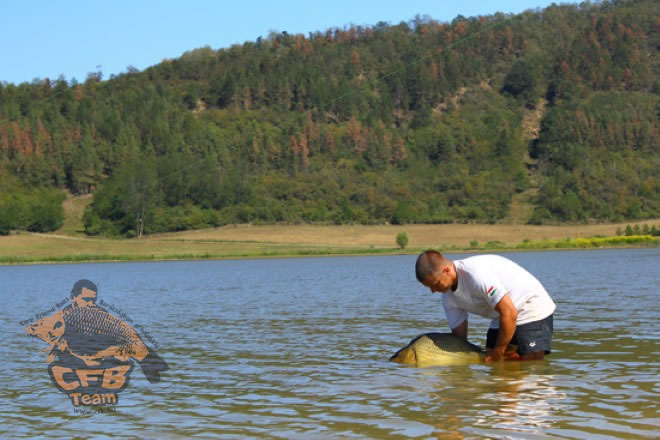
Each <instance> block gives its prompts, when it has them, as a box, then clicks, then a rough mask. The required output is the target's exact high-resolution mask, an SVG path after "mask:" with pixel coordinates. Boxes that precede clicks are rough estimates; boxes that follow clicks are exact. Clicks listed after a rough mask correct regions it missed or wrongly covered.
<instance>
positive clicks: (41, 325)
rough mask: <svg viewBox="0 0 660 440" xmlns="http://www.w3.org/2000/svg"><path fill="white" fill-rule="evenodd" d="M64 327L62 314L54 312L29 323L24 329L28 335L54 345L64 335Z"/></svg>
mask: <svg viewBox="0 0 660 440" xmlns="http://www.w3.org/2000/svg"><path fill="white" fill-rule="evenodd" d="M64 328H65V325H64V318H63V316H62V314H61V313H55V314H54V315H51V316H47V317H45V318H42V319H40V320H38V321H37V322H35V323H33V324H30V325H29V326H27V327H26V329H25V331H26V332H27V334H28V336H34V337H37V338H39V339H41V340H42V341H44V342H46V343H48V344H50V345H54V344H55V343H56V342H57V341H58V340H59V339H60V338H61V337H62V335H64Z"/></svg>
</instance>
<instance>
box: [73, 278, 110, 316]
mask: <svg viewBox="0 0 660 440" xmlns="http://www.w3.org/2000/svg"><path fill="white" fill-rule="evenodd" d="M97 292H98V289H97V287H96V284H94V283H92V282H91V281H89V280H84V279H83V280H78V281H77V282H76V283H75V284H74V285H73V287H72V288H71V307H98V306H97V305H96V295H97ZM67 307H68V306H67ZM98 308H99V309H101V310H103V311H105V309H104V308H102V307H98Z"/></svg>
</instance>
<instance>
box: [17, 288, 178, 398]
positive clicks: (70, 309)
mask: <svg viewBox="0 0 660 440" xmlns="http://www.w3.org/2000/svg"><path fill="white" fill-rule="evenodd" d="M97 292H98V289H97V288H96V285H95V284H94V283H92V282H91V281H89V280H80V281H78V282H76V283H75V284H74V285H73V288H72V289H71V304H69V305H67V306H65V307H64V308H63V309H62V310H59V311H57V312H56V313H54V314H53V315H51V316H48V317H46V318H43V319H40V320H38V321H37V322H35V323H34V324H32V325H29V326H28V327H27V328H26V331H27V334H28V335H30V336H34V337H37V338H39V339H41V340H43V341H44V342H46V343H48V345H49V347H47V348H45V349H44V350H42V351H46V350H48V349H49V348H50V352H49V354H48V358H47V362H48V363H49V366H48V372H49V374H50V377H51V380H52V381H53V383H54V384H55V386H57V388H58V389H59V390H60V391H62V392H64V393H66V394H68V396H69V397H70V398H71V402H72V403H73V405H74V406H79V405H81V404H82V405H85V406H88V405H95V406H96V405H116V404H117V402H118V400H119V396H118V393H119V392H120V391H122V390H123V389H124V388H125V387H126V386H127V385H128V382H129V378H130V374H131V372H132V370H133V362H132V359H134V360H135V361H137V362H138V363H139V364H140V367H141V369H142V372H143V373H144V375H145V376H146V378H147V380H148V381H149V382H150V383H157V382H159V381H160V373H161V372H163V371H166V370H167V369H168V366H167V363H166V362H165V361H164V360H163V359H162V358H161V357H160V356H158V355H157V354H156V352H155V351H154V350H153V349H152V348H150V347H148V346H147V345H146V344H145V343H144V342H143V341H142V340H141V339H140V336H139V335H138V334H137V332H136V331H135V330H133V328H132V327H131V326H130V325H129V324H127V323H126V322H125V321H123V320H121V319H119V318H117V317H116V316H113V315H111V314H110V313H108V311H107V310H105V309H104V308H102V307H99V306H97V305H96V295H97Z"/></svg>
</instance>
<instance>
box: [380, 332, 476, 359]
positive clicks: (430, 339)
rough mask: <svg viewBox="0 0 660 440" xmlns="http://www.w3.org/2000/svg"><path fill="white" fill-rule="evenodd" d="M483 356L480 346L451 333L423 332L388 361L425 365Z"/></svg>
mask: <svg viewBox="0 0 660 440" xmlns="http://www.w3.org/2000/svg"><path fill="white" fill-rule="evenodd" d="M485 356H486V353H485V352H484V351H483V350H482V349H481V347H478V346H476V345H474V344H470V343H469V342H468V341H466V340H465V339H462V338H459V337H458V336H456V335H453V334H451V333H425V334H423V335H420V336H417V337H416V338H415V339H413V340H412V341H410V344H408V345H406V346H405V347H403V348H402V349H401V350H399V351H397V352H396V353H395V354H394V356H392V357H391V358H390V361H392V362H398V363H400V364H409V365H416V366H418V367H427V366H431V365H456V364H470V363H478V362H483V361H484V358H485Z"/></svg>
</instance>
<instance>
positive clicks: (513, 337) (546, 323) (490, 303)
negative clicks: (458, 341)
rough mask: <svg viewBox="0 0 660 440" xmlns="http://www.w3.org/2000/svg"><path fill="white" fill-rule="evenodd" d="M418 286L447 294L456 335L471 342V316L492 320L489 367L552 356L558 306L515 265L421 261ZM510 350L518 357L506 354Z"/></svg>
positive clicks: (435, 255) (433, 256) (484, 260)
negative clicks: (504, 361)
mask: <svg viewBox="0 0 660 440" xmlns="http://www.w3.org/2000/svg"><path fill="white" fill-rule="evenodd" d="M415 274H416V276H417V280H418V281H419V282H420V283H422V284H423V285H425V286H426V287H428V288H430V289H431V292H442V293H443V296H442V305H443V307H444V309H445V314H446V315H447V322H448V323H449V328H451V331H452V333H453V334H455V335H457V336H459V337H461V338H463V339H467V334H468V313H474V314H476V315H480V316H484V317H486V318H491V319H492V321H491V323H490V326H489V329H488V334H487V336H486V362H490V361H498V360H501V359H504V358H510V359H521V360H541V359H543V356H544V355H545V354H546V353H548V354H549V353H550V349H551V342H552V313H553V312H554V310H555V303H554V302H553V301H552V299H551V298H550V295H548V292H546V290H545V288H544V287H543V286H542V285H541V283H540V282H539V281H538V280H537V279H536V278H535V277H534V276H533V275H532V274H530V273H529V272H527V271H526V270H525V269H523V268H522V267H520V266H518V265H517V264H516V263H514V262H513V261H511V260H508V259H506V258H504V257H501V256H499V255H478V256H475V257H470V258H465V259H463V260H456V261H452V260H450V259H448V258H446V257H445V256H444V255H442V254H441V253H439V252H436V251H431V250H429V251H426V252H423V253H422V254H420V256H419V257H417V263H416V264H415ZM509 344H513V345H516V346H517V350H516V352H506V353H505V351H506V348H507V346H508V345H509Z"/></svg>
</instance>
